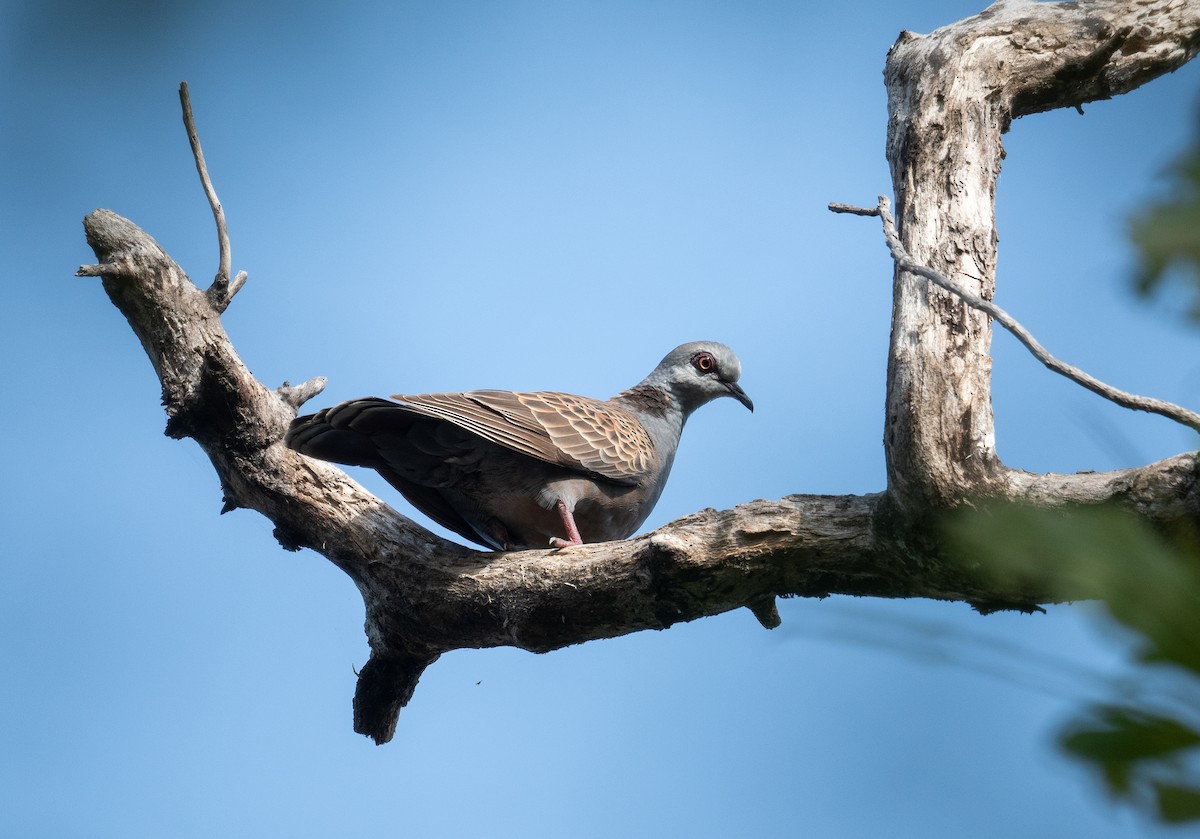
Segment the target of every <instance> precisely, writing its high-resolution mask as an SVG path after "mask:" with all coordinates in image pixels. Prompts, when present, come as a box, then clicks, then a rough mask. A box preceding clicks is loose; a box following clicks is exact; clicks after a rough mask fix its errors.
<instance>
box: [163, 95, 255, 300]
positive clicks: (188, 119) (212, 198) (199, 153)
mask: <svg viewBox="0 0 1200 839" xmlns="http://www.w3.org/2000/svg"><path fill="white" fill-rule="evenodd" d="M179 102H180V104H181V105H182V106H183V125H184V127H185V128H186V129H187V135H188V142H189V143H190V144H191V146H192V157H194V158H195V159H196V171H197V172H198V173H199V174H200V183H201V185H202V186H203V187H204V195H205V196H206V197H207V198H208V205H209V206H210V207H211V208H212V213H213V218H214V219H215V220H216V222H217V247H218V248H219V250H220V257H219V262H218V265H217V276H216V277H215V278H214V279H213V284H212V286H210V287H209V289H208V291H207V294H208V298H209V300H210V301H211V302H212V304H213V306H214V307H215V308H216V310H217V311H218V312H223V311H225V309H226V308H227V307H228V306H229V302H230V301H231V300H233V296H234V295H235V294H237V293H238V291H239V290H240V289H241V287H242V286H243V285H244V284H245V282H246V272H245V271H239V272H238V274H237V276H236V277H234V278H233V281H232V282H230V274H231V272H232V262H233V260H232V257H231V256H230V253H229V226H228V224H227V223H226V221H225V209H224V208H223V207H222V206H221V202H220V200H218V199H217V191H216V190H215V189H213V185H212V180H211V179H210V178H209V177H208V164H206V163H205V162H204V150H203V149H201V148H200V135H199V134H198V133H197V132H196V119H195V117H193V116H192V97H191V95H190V94H189V93H188V83H187V82H180V83H179Z"/></svg>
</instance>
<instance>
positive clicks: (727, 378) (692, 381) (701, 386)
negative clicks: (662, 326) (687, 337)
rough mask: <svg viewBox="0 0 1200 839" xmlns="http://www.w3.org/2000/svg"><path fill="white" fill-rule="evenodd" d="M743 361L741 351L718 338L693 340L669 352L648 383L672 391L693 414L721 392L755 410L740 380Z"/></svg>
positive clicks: (683, 406) (647, 380)
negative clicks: (740, 355) (740, 358)
mask: <svg viewBox="0 0 1200 839" xmlns="http://www.w3.org/2000/svg"><path fill="white" fill-rule="evenodd" d="M741 376H742V363H741V362H740V361H738V357H737V354H736V353H735V352H734V351H733V350H731V349H730V348H729V347H727V346H725V345H724V344H720V343H717V342H716V341H692V342H691V343H687V344H682V345H681V346H678V347H676V348H675V349H673V350H671V351H670V352H669V353H667V356H666V358H664V359H663V360H662V361H661V362H659V365H658V367H656V368H654V372H652V373H651V374H650V375H649V376H647V377H646V380H645V384H648V385H655V386H658V387H661V388H663V389H664V390H666V391H668V392H669V393H670V394H671V395H672V396H673V397H674V398H675V399H677V400H679V404H680V406H681V407H682V408H683V411H684V414H685V415H686V414H690V413H691V412H692V411H694V410H696V409H697V408H699V407H700V406H701V405H704V404H706V403H708V402H711V401H712V400H714V399H716V398H717V397H720V396H732V397H733V398H734V399H736V400H737V401H738V402H741V403H742V404H743V405H745V406H746V407H747V408H749V409H750V410H751V411H753V410H754V403H753V402H751V401H750V397H749V396H747V395H746V391H744V390H742V387H741V385H739V384H738V379H740V378H741Z"/></svg>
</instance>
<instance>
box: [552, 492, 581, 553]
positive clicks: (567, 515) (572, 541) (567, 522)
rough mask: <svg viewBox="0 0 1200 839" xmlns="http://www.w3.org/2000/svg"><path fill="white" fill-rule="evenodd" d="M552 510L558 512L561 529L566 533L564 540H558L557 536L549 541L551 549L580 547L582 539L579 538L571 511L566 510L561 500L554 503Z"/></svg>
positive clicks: (564, 503)
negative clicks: (561, 524)
mask: <svg viewBox="0 0 1200 839" xmlns="http://www.w3.org/2000/svg"><path fill="white" fill-rule="evenodd" d="M554 509H556V510H558V515H559V518H561V519H562V523H563V528H564V529H565V530H566V531H567V538H566V539H559V538H558V537H557V536H555V537H553V538H552V539H551V540H550V547H552V548H569V547H571V546H572V545H582V544H583V539H582V538H580V536H579V528H578V527H576V526H575V517H574V516H573V515H571V511H570V510H569V509H567V505H566V502H564V501H563V500H562V499H561V498H560V499H559V500H558V501H555V502H554Z"/></svg>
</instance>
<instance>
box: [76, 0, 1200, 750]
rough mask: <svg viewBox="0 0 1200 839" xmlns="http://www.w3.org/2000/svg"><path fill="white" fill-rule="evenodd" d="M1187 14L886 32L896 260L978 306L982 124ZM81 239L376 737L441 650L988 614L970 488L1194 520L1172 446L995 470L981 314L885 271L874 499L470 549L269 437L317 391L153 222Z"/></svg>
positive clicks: (1012, 9)
mask: <svg viewBox="0 0 1200 839" xmlns="http://www.w3.org/2000/svg"><path fill="white" fill-rule="evenodd" d="M1197 6H1198V4H1196V3H1194V2H1192V3H1184V2H1168V0H1161V2H1136V1H1135V0H1123V1H1122V2H1107V3H1099V2H1097V3H1090V4H1074V3H1057V4H1041V3H1038V4H1032V3H1025V2H1006V3H997V4H995V5H994V6H992V7H990V8H989V9H987V10H986V11H984V12H983V13H981V14H980V15H978V16H976V17H974V18H970V19H968V20H965V21H961V22H959V23H957V24H954V25H952V26H948V27H945V28H943V29H940V30H938V31H937V32H934V33H932V34H930V35H926V36H917V35H913V34H911V33H907V32H906V33H902V34H901V37H900V39H899V40H898V41H897V43H896V45H895V46H894V47H893V48H892V50H891V52H890V53H889V56H888V63H887V70H886V81H887V85H888V92H889V122H888V156H889V159H890V161H891V165H892V174H893V181H894V188H895V192H896V198H897V207H898V210H899V219H900V225H901V231H900V232H901V237H902V239H903V240H904V245H905V247H906V248H907V250H908V252H909V253H910V254H911V255H912V256H913V258H914V259H916V260H918V261H924V262H925V263H926V264H928V265H929V266H931V267H933V268H935V269H936V270H938V271H940V272H942V273H945V274H948V275H950V276H952V277H954V278H955V280H956V281H958V282H961V283H964V284H966V285H967V287H968V288H970V289H972V290H973V291H974V292H976V293H978V294H981V295H982V296H983V297H985V298H990V297H991V295H992V291H993V290H994V282H995V264H996V234H995V227H994V212H993V210H994V208H993V202H994V196H995V187H996V176H997V175H998V173H999V169H1000V161H1001V158H1002V157H1003V149H1002V147H1001V142H1000V137H1001V134H1002V132H1003V131H1005V130H1006V129H1007V128H1008V126H1009V125H1010V124H1011V121H1012V119H1013V118H1014V117H1018V116H1021V115H1023V114H1027V113H1034V112H1037V111H1041V110H1048V109H1050V108H1057V107H1065V106H1071V105H1077V104H1079V103H1082V102H1087V101H1091V100H1093V99H1097V98H1103V97H1106V96H1111V95H1114V94H1116V93H1121V92H1124V91H1126V90H1129V89H1132V88H1133V87H1136V86H1137V85H1139V84H1142V83H1144V82H1145V81H1148V80H1150V79H1152V78H1153V77H1155V76H1157V75H1159V74H1161V73H1163V72H1167V71H1169V70H1172V69H1174V68H1175V67H1178V66H1179V65H1181V64H1182V63H1184V62H1185V61H1187V60H1189V59H1190V58H1191V57H1192V56H1193V55H1194V54H1195V52H1196V50H1197V45H1198V44H1200V9H1198V8H1197ZM189 133H193V132H191V127H190V126H189ZM212 200H214V201H215V195H214V196H213V198H212ZM85 229H86V232H87V238H88V242H89V244H90V245H91V246H92V248H93V250H94V251H95V252H96V256H97V258H98V260H99V263H100V264H99V265H94V266H84V267H83V268H81V269H80V272H79V273H80V274H82V275H91V276H101V277H103V282H104V288H105V290H106V291H107V293H108V295H109V297H110V299H111V300H112V302H113V304H114V305H116V306H117V308H118V309H120V310H121V312H122V313H123V314H124V315H125V317H126V319H127V320H128V322H129V324H130V326H131V328H132V329H133V330H134V332H135V333H136V334H137V335H138V338H139V339H140V340H141V342H142V346H143V347H144V348H145V350H146V353H147V355H148V356H149V358H150V360H151V362H152V364H153V365H154V369H155V372H156V373H157V375H158V377H159V379H160V381H161V383H162V390H163V404H164V405H165V406H166V412H167V417H168V421H167V430H168V433H169V434H171V435H172V436H174V437H191V438H193V439H195V440H196V441H197V442H198V443H199V444H200V446H201V447H202V448H203V449H204V451H205V452H206V453H207V454H208V456H209V458H210V459H211V461H212V463H213V466H214V468H215V469H216V471H217V473H218V475H219V476H220V479H221V485H222V488H223V490H224V493H225V506H226V509H233V508H235V507H246V508H250V509H254V510H257V511H259V512H261V513H262V514H264V515H265V516H267V517H268V518H269V519H270V520H271V521H272V522H273V523H274V524H275V527H276V530H275V533H276V536H277V538H278V539H279V541H280V543H281V544H282V545H283V546H284V547H286V548H289V549H293V550H295V549H299V548H301V547H309V548H312V549H313V550H316V551H318V552H319V553H321V554H322V555H324V556H325V557H327V558H328V559H329V560H330V561H331V562H333V563H335V564H336V565H337V566H338V567H339V568H341V569H342V570H343V571H345V572H346V573H347V574H348V575H349V576H350V577H351V578H352V579H353V580H354V581H355V583H356V584H357V585H358V588H359V590H360V591H361V592H362V596H363V600H364V603H365V605H366V614H367V623H366V630H367V636H368V640H369V642H370V645H371V650H372V657H371V660H370V662H368V664H367V666H366V667H364V669H363V671H362V673H361V674H360V678H359V686H358V691H357V694H356V697H355V702H354V711H355V730H356V731H359V732H361V733H364V734H367V735H369V736H371V737H373V738H374V739H375V740H376V742H379V743H383V742H386V741H387V740H389V739H391V737H392V735H393V733H394V731H395V727H396V721H397V715H398V714H399V712H400V709H401V707H403V705H404V704H405V703H407V701H408V700H409V698H410V697H411V696H412V694H413V691H414V689H415V687H416V684H417V681H418V679H419V678H420V675H421V673H422V672H423V671H424V669H425V668H426V667H427V666H429V665H430V664H431V663H432V662H433V661H435V660H436V659H437V657H438V656H439V655H440V654H441V653H443V652H446V651H449V650H454V649H460V648H478V647H491V646H501V645H507V646H515V647H520V648H522V649H526V650H531V651H534V652H544V651H547V650H552V649H557V648H560V647H563V646H566V645H569V644H576V643H581V642H584V641H590V640H595V639H599V638H611V637H615V636H619V635H623V634H626V633H629V632H635V631H639V630H642V629H663V628H666V627H668V626H671V625H672V624H675V623H678V622H680V621H687V620H692V619H695V618H698V617H702V616H705V615H712V614H718V613H720V612H724V611H728V610H730V609H734V608H738V607H739V606H748V607H750V608H751V609H752V610H753V611H754V613H755V615H756V616H757V617H759V619H760V620H761V621H763V623H764V625H767V626H770V625H773V621H775V620H777V614H775V612H774V609H773V605H772V600H773V598H774V597H776V596H805V597H821V596H825V595H827V594H832V593H842V594H855V595H868V596H877V597H929V598H937V599H943V600H962V601H967V602H971V603H975V604H977V605H980V606H981V607H984V608H991V607H994V606H1007V607H1024V608H1028V607H1032V606H1034V605H1035V604H1037V603H1043V602H1048V601H1049V600H1050V599H1051V598H1052V597H1053V596H1055V595H1051V594H1050V593H1049V592H1048V591H1037V590H1031V589H1029V588H1028V581H1026V582H1025V586H1026V587H1025V588H1022V589H1019V590H1016V589H1011V588H1006V587H1005V584H1004V583H997V582H996V581H994V580H992V579H990V578H987V577H985V576H983V575H981V574H976V573H974V572H973V571H972V570H971V569H970V568H966V567H964V566H963V565H961V564H959V563H954V562H951V561H949V560H948V559H947V558H946V557H945V556H943V555H942V554H941V553H940V552H939V546H938V541H937V538H936V533H935V531H934V530H933V529H932V528H931V526H930V525H931V522H932V521H933V520H934V519H935V517H936V515H937V514H938V512H939V511H942V510H944V509H946V508H950V507H955V506H959V505H963V504H968V503H977V502H978V501H980V500H981V499H988V498H996V499H1011V500H1021V501H1024V502H1027V503H1030V504H1034V505H1039V506H1048V507H1059V506H1064V505H1069V504H1094V503H1101V502H1104V501H1115V502H1117V503H1120V504H1123V505H1124V506H1125V507H1127V508H1128V509H1130V510H1132V511H1134V512H1136V513H1137V514H1138V515H1140V516H1142V517H1144V518H1145V519H1146V520H1148V521H1151V522H1155V523H1159V524H1164V525H1166V524H1170V523H1172V522H1175V521H1178V520H1180V519H1184V518H1188V519H1194V518H1195V517H1197V515H1198V514H1200V482H1198V481H1197V464H1196V457H1195V455H1192V454H1183V455H1179V456H1177V457H1174V458H1169V459H1167V460H1164V461H1160V462H1158V463H1154V464H1150V465H1148V466H1143V467H1139V468H1137V469H1129V470H1122V471H1119V472H1110V473H1102V474H1096V473H1085V474H1078V475H1033V474H1030V473H1027V472H1021V471H1019V470H1011V469H1008V468H1006V467H1004V466H1003V464H1002V463H1001V462H1000V460H999V457H998V455H997V453H996V448H995V440H994V430H993V426H992V410H991V395H990V369H991V359H990V355H989V342H990V324H989V322H988V319H987V318H986V317H985V316H983V315H981V314H979V313H977V312H975V311H974V310H972V309H969V308H967V307H966V306H965V305H964V304H963V303H962V302H961V300H960V299H958V298H956V297H954V296H952V295H950V294H948V293H945V292H943V291H941V290H938V289H935V288H932V287H931V286H929V285H928V283H927V282H926V281H925V280H923V279H921V278H919V277H916V276H913V275H910V274H908V273H906V272H900V271H898V272H897V274H896V276H895V279H894V293H895V303H894V309H893V325H892V342H891V348H890V355H889V365H888V391H887V427H886V433H885V441H884V442H885V456H886V458H887V465H888V487H887V490H886V491H885V492H882V493H877V494H873V495H864V496H819V495H794V496H788V497H786V498H783V499H780V500H778V501H763V500H759V501H752V502H750V503H747V504H743V505H739V506H738V507H735V508H734V509H732V510H723V511H716V510H703V511H700V512H698V513H695V514H693V515H691V516H687V517H685V518H682V519H679V520H677V521H674V522H671V523H670V524H668V525H666V526H664V527H662V528H660V529H658V530H657V531H655V532H653V533H650V534H647V535H644V536H641V537H638V538H635V539H631V540H628V541H624V542H611V543H605V544H596V545H585V546H581V547H578V548H571V549H565V550H558V551H525V552H520V553H506V554H494V553H481V552H478V551H474V550H471V549H468V548H465V547H462V546H460V545H457V544H454V543H451V542H447V541H445V540H443V539H440V538H439V537H437V536H435V535H433V534H431V533H429V532H428V531H426V530H424V529H423V528H421V527H420V526H418V525H416V524H415V523H413V522H411V521H409V520H408V519H407V518H405V517H404V516H401V515H400V514H398V513H396V512H395V511H394V510H392V509H391V508H390V507H388V506H387V505H386V504H384V503H383V502H382V501H380V500H379V499H377V498H375V497H374V496H372V495H370V494H369V493H368V492H366V491H365V490H363V489H362V488H361V487H360V486H359V485H358V484H356V483H355V482H354V481H353V480H351V479H350V478H349V477H348V476H347V475H346V474H345V473H344V472H342V471H341V470H339V469H337V468H335V467H333V466H331V465H329V464H325V463H321V462H317V461H312V460H308V459H306V458H303V457H301V456H300V455H298V454H296V453H295V452H292V451H290V450H288V449H286V448H285V447H284V446H283V445H282V444H281V442H280V440H281V438H282V436H283V432H284V430H285V428H286V427H287V425H288V422H289V421H290V420H291V418H292V417H293V416H294V415H295V413H296V409H297V408H298V407H299V406H300V405H301V404H303V403H304V402H305V401H306V400H307V399H308V398H311V397H312V396H313V395H315V394H316V393H318V392H319V391H320V388H321V386H322V384H323V383H322V382H321V381H319V380H313V381H312V382H308V383H305V384H303V385H300V386H297V387H291V386H288V385H284V386H283V387H281V388H279V389H277V390H271V389H269V388H267V387H266V386H264V385H263V384H261V383H260V382H258V381H257V380H255V379H254V377H253V376H252V375H251V374H250V373H249V371H248V370H247V369H246V367H245V365H244V364H242V362H241V360H240V358H239V357H238V356H237V353H236V352H235V351H234V348H233V346H232V344H231V343H230V341H229V338H228V336H227V335H226V333H225V330H224V327H223V326H222V324H221V319H220V312H221V311H223V310H224V308H225V306H227V305H229V301H230V299H231V297H232V291H231V290H230V289H229V288H228V286H226V287H223V288H221V289H218V292H219V293H217V294H214V293H213V292H212V290H209V292H202V291H200V290H199V289H197V288H196V287H195V286H194V285H193V284H192V283H191V281H190V280H189V279H188V278H187V277H186V275H185V274H184V273H183V271H182V270H180V268H179V267H178V266H177V265H176V264H175V263H174V262H173V261H172V260H171V259H170V257H169V256H167V254H166V253H164V252H163V250H162V249H161V248H160V247H159V246H158V244H157V243H156V242H155V241H154V240H153V239H152V238H151V237H150V236H149V235H147V234H146V233H145V232H143V231H142V230H140V229H139V228H138V227H136V226H135V225H134V224H133V223H131V222H129V221H127V220H126V219H123V218H121V217H120V216H117V215H116V214H114V213H111V212H109V211H107V210H97V211H95V212H94V213H92V214H91V215H89V216H88V217H87V219H85ZM224 271H225V279H226V283H228V266H227V265H226V266H224ZM219 273H220V272H219ZM239 278H240V279H244V275H239ZM218 280H220V277H218ZM1056 596H1059V597H1064V596H1065V597H1070V596H1071V593H1070V592H1066V593H1063V592H1060V593H1058V595H1056Z"/></svg>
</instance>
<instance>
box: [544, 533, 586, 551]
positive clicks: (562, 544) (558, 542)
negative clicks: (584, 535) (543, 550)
mask: <svg viewBox="0 0 1200 839" xmlns="http://www.w3.org/2000/svg"><path fill="white" fill-rule="evenodd" d="M582 544H583V540H582V539H580V540H579V541H578V542H568V541H567V540H566V539H559V538H558V537H557V536H553V537H551V539H550V547H552V548H574V547H576V546H578V545H582Z"/></svg>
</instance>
